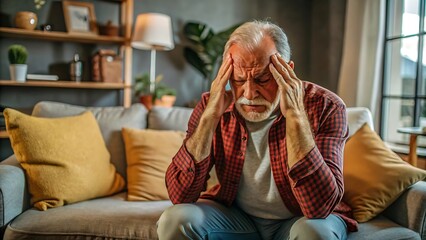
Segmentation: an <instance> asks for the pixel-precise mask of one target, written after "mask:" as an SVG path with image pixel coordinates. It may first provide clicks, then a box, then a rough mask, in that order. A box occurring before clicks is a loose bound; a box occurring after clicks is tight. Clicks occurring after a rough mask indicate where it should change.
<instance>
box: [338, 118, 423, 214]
mask: <svg viewBox="0 0 426 240" xmlns="http://www.w3.org/2000/svg"><path fill="white" fill-rule="evenodd" d="M343 177H344V181H345V193H344V195H343V200H344V201H345V202H346V203H348V204H349V205H350V206H351V207H352V210H353V215H354V217H355V219H356V220H357V221H358V222H366V221H368V220H370V219H371V218H373V217H375V216H377V215H378V214H379V213H381V212H382V211H383V210H384V209H385V208H387V207H388V206H389V205H390V204H392V203H393V202H394V201H395V200H396V199H397V198H398V196H399V195H401V194H402V192H403V191H404V190H405V189H406V188H407V187H409V186H410V185H412V184H413V183H416V182H418V181H420V180H423V179H425V178H426V171H424V170H422V169H419V168H416V167H413V166H411V165H410V164H408V163H406V162H404V161H403V160H402V159H401V158H400V157H399V156H398V155H396V154H395V153H394V152H392V150H390V149H389V148H388V147H386V145H385V144H384V142H382V140H381V139H380V137H379V136H378V135H377V134H376V133H375V132H374V131H372V130H371V129H370V127H369V125H368V124H364V125H363V126H362V127H361V128H360V129H359V130H358V131H357V132H356V133H355V134H354V135H353V136H352V137H351V138H350V139H349V140H348V142H347V143H346V145H345V150H344V162H343Z"/></svg>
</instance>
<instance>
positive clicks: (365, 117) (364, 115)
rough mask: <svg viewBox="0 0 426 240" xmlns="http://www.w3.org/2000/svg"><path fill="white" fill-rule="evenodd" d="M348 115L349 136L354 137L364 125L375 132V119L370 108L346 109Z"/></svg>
mask: <svg viewBox="0 0 426 240" xmlns="http://www.w3.org/2000/svg"><path fill="white" fill-rule="evenodd" d="M346 113H347V115H348V125H349V136H352V135H353V134H354V133H355V132H356V131H357V130H358V129H359V128H360V127H362V125H364V123H367V124H368V125H369V126H370V128H371V129H372V130H374V123H373V117H372V115H371V112H370V110H369V109H368V108H365V107H349V108H347V109H346Z"/></svg>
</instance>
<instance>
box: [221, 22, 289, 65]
mask: <svg viewBox="0 0 426 240" xmlns="http://www.w3.org/2000/svg"><path fill="white" fill-rule="evenodd" d="M267 36H269V37H270V38H271V39H272V41H273V42H274V43H275V47H276V48H277V50H278V52H279V53H280V54H281V56H282V57H283V58H284V60H285V61H287V62H288V61H290V55H291V50H290V45H289V44H288V40H287V35H286V34H285V33H284V31H283V30H282V29H281V28H280V27H279V26H278V25H276V24H274V23H271V22H268V21H263V20H262V21H261V20H254V21H251V22H246V23H244V24H242V25H241V26H239V27H238V28H237V29H235V31H234V32H233V33H232V34H231V36H230V37H229V40H228V41H227V42H226V44H225V49H224V51H223V56H225V55H226V54H227V53H228V50H229V48H230V47H231V46H232V45H234V44H238V45H239V46H240V47H242V48H244V49H245V50H247V51H249V52H252V51H253V50H254V49H256V48H258V47H259V46H260V44H261V41H262V39H263V38H265V37H267Z"/></svg>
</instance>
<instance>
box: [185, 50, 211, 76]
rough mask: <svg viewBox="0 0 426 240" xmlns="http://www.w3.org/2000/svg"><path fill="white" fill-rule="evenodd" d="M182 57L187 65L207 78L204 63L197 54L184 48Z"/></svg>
mask: <svg viewBox="0 0 426 240" xmlns="http://www.w3.org/2000/svg"><path fill="white" fill-rule="evenodd" d="M183 55H184V56H185V59H186V61H188V63H189V64H191V65H192V66H193V67H195V69H197V70H198V71H199V72H200V73H201V74H202V75H203V76H204V77H207V75H208V72H206V69H205V63H204V61H203V60H202V59H201V58H200V56H198V54H197V52H195V51H194V50H192V49H191V48H189V47H185V48H184V49H183Z"/></svg>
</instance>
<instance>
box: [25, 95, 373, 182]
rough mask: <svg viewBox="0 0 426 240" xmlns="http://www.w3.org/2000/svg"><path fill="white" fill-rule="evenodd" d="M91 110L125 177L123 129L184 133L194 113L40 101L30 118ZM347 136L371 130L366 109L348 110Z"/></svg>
mask: <svg viewBox="0 0 426 240" xmlns="http://www.w3.org/2000/svg"><path fill="white" fill-rule="evenodd" d="M87 110H90V111H92V112H93V114H94V115H95V118H96V119H97V121H98V123H99V126H100V128H101V132H102V135H103V137H104V140H105V143H106V145H107V148H108V150H109V151H110V153H111V162H112V163H113V164H114V165H115V167H116V168H117V171H118V172H119V173H120V174H121V175H122V176H123V177H126V175H127V174H126V158H125V149H124V143H123V139H122V135H121V129H122V128H123V127H128V128H137V129H145V128H150V129H156V130H176V131H186V129H187V125H188V120H189V118H190V116H191V113H192V111H193V109H192V108H185V107H172V108H167V107H153V108H152V109H151V111H150V112H149V113H148V111H147V110H146V109H145V107H143V105H142V104H139V103H137V104H133V105H132V106H131V107H130V108H123V107H82V106H75V105H70V104H65V103H57V102H49V101H42V102H39V103H37V104H36V105H35V107H34V110H33V115H34V116H38V117H63V116H70V115H76V114H80V113H83V112H84V111H87ZM347 114H348V122H349V135H350V136H351V135H352V134H353V133H355V132H356V131H357V130H358V129H359V128H360V127H361V126H362V125H363V124H364V123H368V124H369V125H370V127H371V128H372V129H374V128H373V119H372V116H371V113H370V111H369V110H368V109H367V108H362V107H354V108H348V109H347Z"/></svg>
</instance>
